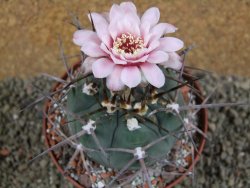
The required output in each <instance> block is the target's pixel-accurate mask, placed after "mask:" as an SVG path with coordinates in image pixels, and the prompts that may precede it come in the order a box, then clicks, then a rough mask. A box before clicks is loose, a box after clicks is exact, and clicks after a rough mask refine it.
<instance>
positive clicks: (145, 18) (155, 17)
mask: <svg viewBox="0 0 250 188" xmlns="http://www.w3.org/2000/svg"><path fill="white" fill-rule="evenodd" d="M159 19H160V11H159V9H158V8H156V7H151V8H149V9H148V10H146V11H145V13H144V14H143V15H142V17H141V23H142V24H144V23H145V22H148V23H149V24H150V26H151V27H152V26H154V25H156V24H157V23H158V21H159Z"/></svg>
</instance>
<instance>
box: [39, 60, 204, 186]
mask: <svg viewBox="0 0 250 188" xmlns="http://www.w3.org/2000/svg"><path fill="white" fill-rule="evenodd" d="M80 66H81V61H79V62H77V63H75V64H74V65H73V67H72V69H73V70H75V69H77V68H79V67H80ZM186 72H188V71H186ZM67 77H68V75H67V72H65V73H64V74H63V76H62V77H61V78H62V79H63V80H66V78H67ZM184 77H185V78H186V79H188V78H190V77H189V76H184ZM59 85H60V83H56V84H55V85H54V87H52V90H51V91H54V90H55V89H56V88H57V87H58V86H59ZM194 87H195V88H196V89H197V90H198V91H199V92H200V94H201V93H202V92H201V91H202V88H201V86H200V84H199V83H198V81H195V82H194ZM196 97H197V98H196V100H197V101H198V103H202V101H203V100H204V98H203V97H202V96H196ZM48 103H49V100H46V101H45V103H44V111H45V112H47V111H48V108H49V105H48ZM199 114H200V116H201V117H200V121H201V122H200V124H202V125H203V126H202V127H201V128H202V129H201V130H202V131H203V132H204V133H205V134H206V133H207V130H208V111H207V109H205V108H203V109H201V110H200V113H199ZM46 130H47V118H46V116H43V131H42V132H43V135H44V137H45V145H46V146H47V147H48V148H50V147H51V145H50V144H49V138H48V137H47V132H46ZM205 143H206V138H204V137H203V136H201V140H200V143H199V147H198V152H195V157H194V160H193V161H192V163H191V165H189V167H188V169H187V171H186V172H185V173H183V174H182V175H181V176H179V177H178V178H176V179H174V180H173V181H171V182H170V183H168V184H167V185H166V186H165V188H171V187H173V186H175V185H177V184H179V183H180V182H181V181H182V180H183V179H184V178H185V177H186V176H187V174H188V173H189V172H190V171H192V169H193V167H194V166H195V165H196V163H197V162H198V161H199V159H200V156H201V153H202V151H203V149H204V146H205ZM49 155H50V157H51V159H52V161H53V163H54V164H55V165H56V167H57V170H58V171H59V172H60V173H61V174H62V175H64V170H63V168H62V167H61V165H60V164H59V163H58V160H57V159H56V156H55V154H54V152H53V151H50V152H49ZM64 177H66V178H67V179H68V180H69V181H70V183H72V184H73V185H74V186H75V187H78V188H84V186H83V185H81V184H79V183H78V182H77V181H76V180H74V179H73V178H72V177H70V176H68V175H64Z"/></svg>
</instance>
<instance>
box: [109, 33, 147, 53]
mask: <svg viewBox="0 0 250 188" xmlns="http://www.w3.org/2000/svg"><path fill="white" fill-rule="evenodd" d="M143 47H144V42H143V40H142V38H141V37H135V36H133V35H131V34H130V33H126V34H122V35H121V36H120V37H117V38H116V40H115V41H114V43H113V49H114V50H116V51H117V52H118V53H120V54H125V53H126V54H133V55H134V54H137V53H138V52H139V51H140V50H141V49H142V48H143Z"/></svg>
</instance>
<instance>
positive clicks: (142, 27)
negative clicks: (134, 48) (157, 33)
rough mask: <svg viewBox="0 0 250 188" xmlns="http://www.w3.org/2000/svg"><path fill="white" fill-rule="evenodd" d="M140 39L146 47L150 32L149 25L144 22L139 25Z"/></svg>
mask: <svg viewBox="0 0 250 188" xmlns="http://www.w3.org/2000/svg"><path fill="white" fill-rule="evenodd" d="M140 31H141V37H142V39H143V41H144V45H145V46H147V44H148V41H149V39H150V37H151V35H152V34H151V33H150V32H149V31H150V24H149V23H148V22H144V23H142V24H141V25H140Z"/></svg>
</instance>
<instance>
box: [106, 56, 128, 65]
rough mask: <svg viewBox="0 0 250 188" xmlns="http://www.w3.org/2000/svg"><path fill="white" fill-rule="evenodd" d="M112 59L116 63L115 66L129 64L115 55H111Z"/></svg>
mask: <svg viewBox="0 0 250 188" xmlns="http://www.w3.org/2000/svg"><path fill="white" fill-rule="evenodd" d="M110 57H111V59H112V60H113V61H114V63H115V64H120V65H125V64H127V62H126V61H124V60H121V59H119V58H117V57H115V56H114V55H113V54H110Z"/></svg>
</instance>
